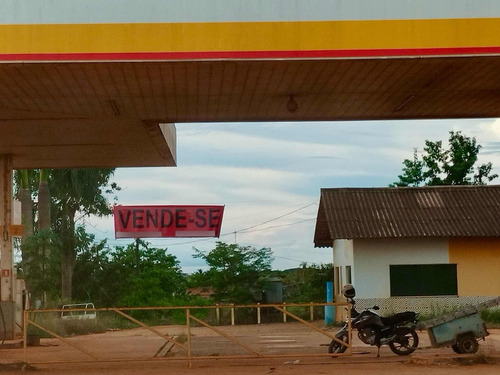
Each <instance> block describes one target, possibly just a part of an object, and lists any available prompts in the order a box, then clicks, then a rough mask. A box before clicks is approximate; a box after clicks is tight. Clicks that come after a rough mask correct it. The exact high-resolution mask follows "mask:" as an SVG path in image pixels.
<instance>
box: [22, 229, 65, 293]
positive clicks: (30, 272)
mask: <svg viewBox="0 0 500 375" xmlns="http://www.w3.org/2000/svg"><path fill="white" fill-rule="evenodd" d="M60 246H61V244H60V241H59V237H58V236H57V235H56V234H55V233H54V232H52V231H50V230H41V231H38V232H37V233H35V234H34V235H33V236H31V237H28V238H27V239H26V240H25V241H24V243H23V244H22V245H21V247H22V249H23V253H24V254H25V255H26V256H27V259H26V262H25V264H23V266H24V267H25V269H26V270H24V269H23V270H22V271H23V276H24V278H25V280H26V283H27V285H28V286H29V289H30V291H31V293H32V298H33V300H37V299H39V300H40V301H43V300H46V299H49V300H54V299H57V296H58V295H59V290H60V289H59V288H60V285H61V280H60V275H61V274H60V264H61V262H60Z"/></svg>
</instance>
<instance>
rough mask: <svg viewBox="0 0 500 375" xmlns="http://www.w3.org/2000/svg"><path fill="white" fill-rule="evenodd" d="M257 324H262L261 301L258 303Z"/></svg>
mask: <svg viewBox="0 0 500 375" xmlns="http://www.w3.org/2000/svg"><path fill="white" fill-rule="evenodd" d="M257 324H260V303H257Z"/></svg>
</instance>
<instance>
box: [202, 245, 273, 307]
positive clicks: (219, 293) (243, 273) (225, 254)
mask: <svg viewBox="0 0 500 375" xmlns="http://www.w3.org/2000/svg"><path fill="white" fill-rule="evenodd" d="M194 250H195V254H194V255H193V257H194V258H201V259H204V260H205V262H207V264H208V266H209V267H210V268H209V270H208V271H206V273H205V274H206V278H200V276H199V275H198V278H200V279H203V280H204V281H205V282H209V283H210V285H208V286H212V287H213V288H214V291H215V294H214V298H215V299H217V300H218V301H224V302H233V303H249V302H253V301H254V293H256V292H259V293H260V292H261V291H262V289H263V287H264V284H265V278H264V276H267V275H268V274H269V273H270V271H271V261H272V256H271V254H272V253H271V249H270V248H261V249H258V250H257V249H255V248H253V247H250V246H239V245H237V244H226V243H223V242H217V243H216V246H215V249H213V250H211V251H210V252H209V253H208V254H205V253H203V252H201V251H200V250H198V249H194ZM204 286H207V285H204Z"/></svg>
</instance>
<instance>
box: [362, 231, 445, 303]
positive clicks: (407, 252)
mask: <svg viewBox="0 0 500 375" xmlns="http://www.w3.org/2000/svg"><path fill="white" fill-rule="evenodd" d="M448 258H449V257H448V240H447V239H446V238H442V239H366V240H354V242H353V266H354V269H353V284H354V287H355V288H356V297H358V298H388V297H390V296H391V286H390V274H389V265H391V264H392V265H394V264H442V263H449V261H448ZM408 277H411V275H408Z"/></svg>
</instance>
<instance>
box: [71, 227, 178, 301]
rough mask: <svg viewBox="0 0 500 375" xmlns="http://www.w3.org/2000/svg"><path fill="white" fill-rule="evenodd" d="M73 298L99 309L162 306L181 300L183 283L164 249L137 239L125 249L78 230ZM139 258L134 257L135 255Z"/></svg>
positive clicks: (176, 265)
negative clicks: (114, 246) (111, 247)
mask: <svg viewBox="0 0 500 375" xmlns="http://www.w3.org/2000/svg"><path fill="white" fill-rule="evenodd" d="M77 243H78V246H77V258H76V266H75V279H76V278H77V279H78V280H79V282H78V284H77V285H75V288H74V296H75V298H76V299H78V300H81V301H92V302H94V303H97V304H98V305H99V306H165V305H170V304H174V303H173V302H174V301H176V300H178V299H182V298H183V297H184V296H185V294H186V282H185V278H184V276H183V274H182V271H181V268H180V265H179V261H178V260H177V258H176V257H175V256H173V255H170V254H167V253H166V250H163V249H159V248H155V247H150V244H149V243H147V242H145V241H142V240H139V241H138V242H137V244H138V245H139V246H138V247H136V243H135V242H134V243H131V244H129V245H128V246H126V247H123V246H117V247H116V248H114V249H109V248H107V247H106V243H105V241H101V242H98V243H96V242H95V237H94V235H92V234H88V233H86V232H85V230H84V228H83V227H79V228H78V229H77ZM137 251H138V254H139V257H138V258H137V253H136V252H137Z"/></svg>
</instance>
